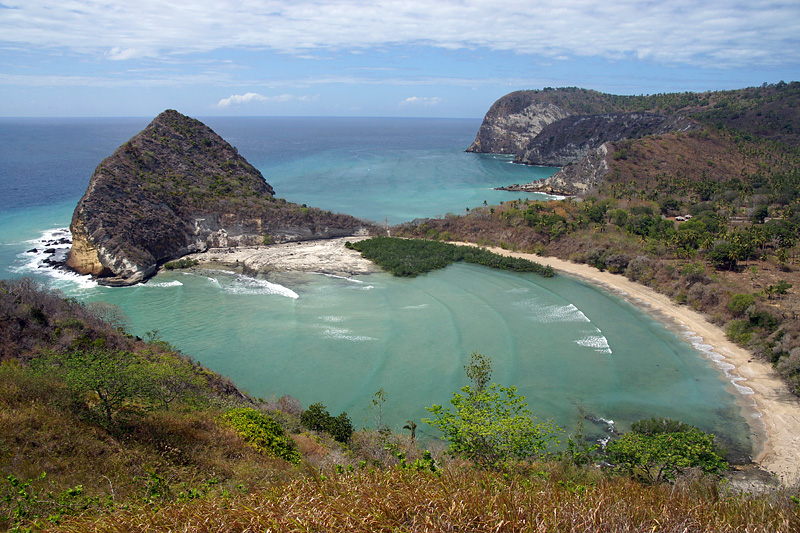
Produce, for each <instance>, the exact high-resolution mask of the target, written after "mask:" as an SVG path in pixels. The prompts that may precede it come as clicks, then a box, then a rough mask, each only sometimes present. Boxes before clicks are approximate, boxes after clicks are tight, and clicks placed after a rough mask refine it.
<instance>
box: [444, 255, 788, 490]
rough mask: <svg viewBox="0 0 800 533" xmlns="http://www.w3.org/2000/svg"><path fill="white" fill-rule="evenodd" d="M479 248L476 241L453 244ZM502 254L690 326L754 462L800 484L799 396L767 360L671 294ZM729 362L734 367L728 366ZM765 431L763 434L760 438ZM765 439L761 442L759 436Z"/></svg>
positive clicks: (549, 260)
mask: <svg viewBox="0 0 800 533" xmlns="http://www.w3.org/2000/svg"><path fill="white" fill-rule="evenodd" d="M454 244H462V245H468V246H476V245H475V244H473V243H454ZM487 249H488V250H490V251H492V252H494V253H497V254H499V255H505V256H510V257H519V258H523V259H529V260H531V261H535V262H537V263H541V264H542V265H545V266H550V267H552V268H554V269H555V270H557V271H558V272H561V273H564V274H566V275H569V276H573V277H576V278H578V279H580V280H583V281H586V282H587V283H591V284H593V285H596V286H599V287H600V288H602V289H604V290H607V291H609V292H612V293H614V294H617V295H619V296H620V297H622V298H625V299H626V300H628V301H629V302H631V303H632V304H634V305H636V306H637V307H639V308H640V309H642V310H643V311H644V312H646V313H647V314H649V315H650V316H652V317H654V318H656V319H657V320H660V321H661V322H664V319H665V318H666V319H668V320H670V321H671V322H672V323H674V324H676V325H678V326H681V327H682V328H685V330H686V331H687V332H688V333H691V334H693V335H694V337H692V339H699V342H698V343H695V342H693V341H692V340H690V337H689V336H688V335H684V338H685V339H686V340H687V342H691V343H692V344H693V345H694V346H695V349H697V344H699V343H702V344H703V345H704V346H708V347H710V352H708V353H709V355H710V354H711V353H715V354H718V355H719V356H720V359H719V361H717V360H716V359H714V358H712V357H709V356H707V357H706V358H707V359H708V360H709V363H717V366H718V367H719V370H720V371H721V372H723V373H724V374H725V375H726V377H727V378H728V381H729V382H730V383H731V385H732V386H733V387H734V388H735V389H736V392H735V394H736V395H737V396H738V398H737V400H741V401H737V403H738V404H739V405H740V406H741V407H742V410H743V411H744V413H743V414H744V418H745V419H746V420H747V422H748V424H750V426H751V427H752V428H753V434H754V436H755V437H756V439H757V441H756V443H755V444H756V449H755V450H754V452H755V453H756V456H755V457H754V458H753V462H754V463H755V464H756V465H758V466H760V467H761V468H763V469H765V470H767V471H769V472H770V473H772V474H773V475H775V476H776V478H778V479H779V480H781V481H782V482H783V483H785V484H792V483H795V482H797V481H798V480H800V453H798V450H800V398H797V397H796V396H794V395H792V394H791V392H789V389H788V387H787V385H786V384H785V383H784V382H783V381H782V380H781V379H780V377H779V376H778V374H777V373H776V372H775V371H774V370H773V369H772V366H771V365H770V364H769V363H767V362H765V361H762V360H760V359H758V358H756V357H755V356H753V354H751V353H750V352H748V351H747V350H746V349H744V348H742V347H741V346H738V345H736V344H734V343H732V342H731V341H729V340H728V339H727V337H726V335H725V332H724V331H723V330H722V329H721V328H720V327H718V326H716V325H714V324H712V323H711V322H710V321H709V320H708V319H707V318H706V317H705V315H703V314H701V313H699V312H697V311H694V310H692V309H689V308H688V307H685V306H680V305H678V304H676V303H674V302H673V301H672V300H670V299H669V298H668V297H667V296H665V295H663V294H659V293H657V292H656V291H654V290H653V289H651V288H650V287H646V286H644V285H641V284H638V283H635V282H633V281H630V280H629V279H627V278H626V277H624V276H622V275H618V274H611V273H609V272H601V271H599V270H597V269H596V268H594V267H590V266H589V265H585V264H580V263H572V262H570V261H565V260H563V259H557V258H555V257H540V256H537V255H535V254H526V253H520V252H512V251H509V250H503V249H502V248H492V247H488V248H487ZM725 363H727V365H729V366H730V367H731V368H730V370H728V369H727V368H723V367H722V364H725ZM747 410H753V411H755V413H757V417H756V418H758V420H759V421H760V424H758V425H763V427H762V428H759V427H757V426H756V425H754V423H755V421H754V417H753V416H747V413H746V412H747ZM759 433H762V434H763V435H758V434H759ZM759 437H760V438H759Z"/></svg>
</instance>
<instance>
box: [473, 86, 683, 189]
mask: <svg viewBox="0 0 800 533" xmlns="http://www.w3.org/2000/svg"><path fill="white" fill-rule="evenodd" d="M685 111H686V110H685V109H680V110H677V111H675V110H671V109H668V108H665V107H664V106H658V105H655V103H654V104H653V105H649V106H648V105H647V104H646V103H645V104H641V103H639V104H637V105H635V106H634V105H631V102H630V101H628V100H626V98H625V97H617V96H613V95H605V94H602V93H598V92H596V91H589V90H586V89H575V88H566V89H544V90H541V91H516V92H513V93H510V94H508V95H506V96H504V97H502V98H500V99H499V100H498V101H497V102H495V103H494V105H492V107H491V108H490V109H489V111H488V112H487V113H486V116H485V117H484V119H483V123H482V124H481V127H480V129H479V131H478V134H477V136H476V138H475V141H474V142H473V143H472V145H470V146H469V148H467V152H476V153H500V154H514V155H515V156H516V157H515V162H516V163H522V164H527V165H543V166H555V167H565V168H564V169H562V171H561V172H559V173H557V174H556V175H555V176H553V177H552V178H549V179H546V180H542V181H540V182H532V183H526V184H523V185H520V184H514V185H511V186H507V187H498V188H499V189H503V190H511V191H524V192H544V193H549V194H557V195H567V196H572V195H575V194H579V193H582V192H586V191H588V190H591V188H592V187H593V186H594V185H596V184H597V183H598V182H599V181H600V180H601V179H602V177H603V176H604V173H605V172H606V171H607V169H608V165H607V164H606V163H605V162H604V160H603V159H604V157H605V156H606V155H607V154H608V152H609V150H608V147H607V146H605V145H606V143H610V142H615V141H623V140H628V139H640V138H642V137H645V136H647V135H660V134H664V133H670V132H687V131H692V130H695V129H697V128H698V127H699V124H698V123H697V122H696V121H695V120H693V119H691V118H689V117H688V116H686V114H685ZM572 165H575V166H574V168H569V166H572Z"/></svg>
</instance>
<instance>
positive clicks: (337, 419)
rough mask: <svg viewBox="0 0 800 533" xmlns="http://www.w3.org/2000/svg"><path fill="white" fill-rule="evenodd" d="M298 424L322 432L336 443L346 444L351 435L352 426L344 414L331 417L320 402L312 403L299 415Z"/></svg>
mask: <svg viewBox="0 0 800 533" xmlns="http://www.w3.org/2000/svg"><path fill="white" fill-rule="evenodd" d="M300 423H301V424H303V425H304V426H305V427H307V428H308V429H311V430H315V431H324V432H326V433H328V434H329V435H330V436H331V437H333V438H334V440H336V441H338V442H343V443H344V442H347V441H349V440H350V437H351V436H352V435H353V424H352V422H351V421H350V417H348V416H347V413H346V412H342V413H340V414H339V416H331V414H330V413H329V412H328V410H327V409H326V408H325V404H323V403H322V402H317V403H313V404H311V405H309V406H308V409H306V410H305V411H303V414H301V415H300Z"/></svg>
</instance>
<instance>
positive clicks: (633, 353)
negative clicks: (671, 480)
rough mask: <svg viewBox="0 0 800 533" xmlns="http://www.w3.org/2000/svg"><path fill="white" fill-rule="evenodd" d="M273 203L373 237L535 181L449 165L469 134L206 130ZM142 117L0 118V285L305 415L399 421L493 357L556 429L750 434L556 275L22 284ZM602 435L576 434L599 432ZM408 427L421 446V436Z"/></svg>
mask: <svg viewBox="0 0 800 533" xmlns="http://www.w3.org/2000/svg"><path fill="white" fill-rule="evenodd" d="M204 121H205V122H206V123H207V124H208V125H209V126H211V127H212V128H213V129H214V130H215V131H217V133H219V134H220V135H222V136H223V137H224V138H225V139H227V140H228V141H229V142H231V144H233V145H235V146H237V148H238V149H239V152H240V153H241V154H242V155H244V156H245V157H246V158H247V159H248V160H249V161H250V162H251V163H253V164H254V165H255V166H256V167H258V168H259V169H260V170H261V171H262V173H263V174H264V176H265V178H266V179H267V181H268V182H269V183H270V184H272V186H273V187H274V188H275V190H276V193H277V195H278V196H279V197H284V198H287V199H289V200H292V201H296V202H300V203H306V204H308V205H315V206H319V207H322V208H324V209H330V210H334V211H340V212H346V213H350V214H353V215H356V216H359V217H362V218H366V219H370V220H374V221H378V222H383V221H384V220H388V221H389V223H397V222H401V221H406V220H412V219H414V218H417V217H424V216H436V215H445V214H446V213H449V212H452V213H461V212H463V211H464V210H465V209H466V208H472V207H475V206H478V205H481V204H482V203H483V202H484V201H486V202H488V203H489V204H492V203H498V202H500V201H504V200H509V199H514V198H517V197H518V196H519V194H518V193H517V194H512V193H506V192H502V191H494V190H492V187H494V186H497V185H505V184H509V183H522V182H526V181H531V180H533V179H537V178H541V177H545V176H547V175H549V174H550V173H551V172H552V169H542V168H530V167H522V166H518V165H512V164H510V163H509V161H508V159H507V158H498V157H492V156H481V155H476V154H466V153H464V152H463V149H464V148H465V147H466V146H468V145H469V143H470V142H471V141H472V139H473V138H474V135H475V132H476V131H477V129H478V126H479V124H480V122H479V121H477V120H429V119H347V118H341V119H336V118H324V119H316V118H209V119H206V120H204ZM146 123H147V120H144V119H93V120H88V119H87V120H81V119H70V120H66V119H64V120H21V119H14V120H11V119H0V190H2V194H1V195H0V269H2V271H0V276H2V277H16V276H21V275H34V276H36V277H37V278H39V279H41V280H42V281H43V282H45V283H47V284H49V285H50V286H53V287H57V288H59V289H60V290H62V291H63V292H65V293H66V294H68V295H69V296H73V297H76V298H80V299H83V300H85V301H88V302H92V301H106V302H110V303H113V304H116V305H118V306H120V307H121V308H122V309H123V310H124V312H125V313H126V315H127V316H128V317H129V320H130V326H131V328H130V329H131V330H132V331H133V332H134V333H136V334H139V335H143V334H144V333H146V332H148V331H153V330H158V331H159V333H160V334H161V336H162V337H163V338H164V339H165V340H167V341H169V342H171V343H173V344H175V345H177V346H178V347H180V348H181V349H182V350H184V351H185V352H186V353H189V354H192V355H193V356H194V357H195V358H196V359H198V360H199V361H200V362H202V363H203V364H205V365H207V366H209V367H211V368H213V369H215V370H217V371H219V372H221V373H223V374H225V375H228V376H230V377H231V378H232V379H233V380H234V381H235V382H236V383H237V384H238V385H240V386H241V387H243V388H245V389H247V390H248V391H249V392H251V393H252V394H254V395H257V396H263V397H277V396H280V395H282V394H291V395H293V396H295V397H297V398H298V399H299V400H300V401H301V402H302V403H303V404H304V405H308V404H310V403H313V402H316V401H322V402H324V403H325V404H326V405H327V406H328V407H329V408H330V410H331V411H333V412H336V413H338V412H339V411H341V410H347V411H348V413H350V414H351V417H352V418H353V420H354V422H355V423H356V425H359V426H360V425H371V423H372V422H371V419H370V416H371V415H370V412H369V409H368V407H369V405H370V398H371V396H372V395H373V394H374V393H375V392H376V391H378V390H379V389H381V388H383V389H384V391H385V392H386V393H387V394H388V401H387V403H386V405H385V408H384V416H385V419H386V420H387V421H388V422H389V423H390V424H391V425H392V426H393V427H394V428H395V429H398V430H399V428H400V427H401V426H402V425H403V424H404V423H405V421H406V420H407V419H414V420H416V421H417V422H418V423H419V421H420V419H421V418H422V417H423V416H425V415H426V411H425V407H426V406H430V405H431V404H433V403H446V402H447V401H448V399H449V398H450V396H451V393H452V392H453V391H455V390H457V389H458V388H459V387H461V386H463V385H465V384H466V379H465V377H464V373H463V365H464V364H465V363H466V362H467V361H468V360H469V354H470V353H471V352H473V351H479V352H481V353H483V354H485V355H488V356H490V357H492V359H493V361H494V366H495V373H494V380H495V381H496V382H499V383H502V384H505V385H517V386H518V387H519V389H520V391H521V393H522V394H524V395H526V396H527V398H528V401H529V403H530V405H531V408H532V410H533V411H534V412H535V413H537V415H538V416H539V417H540V418H542V419H548V418H553V419H555V420H556V421H557V422H558V423H559V424H561V425H562V426H566V427H574V426H575V424H576V423H577V421H578V420H579V418H580V417H581V415H582V414H587V415H590V416H593V417H595V418H596V419H598V420H599V419H604V420H614V421H615V422H616V423H617V425H618V426H619V427H620V428H621V429H625V427H626V426H627V425H628V424H630V422H633V421H635V420H638V419H640V418H644V417H650V416H670V417H673V418H678V419H681V420H684V421H687V422H690V423H693V424H696V425H698V426H700V427H702V428H704V429H706V430H709V431H713V432H714V433H716V434H718V435H720V436H722V437H723V438H724V439H725V440H726V441H727V442H728V444H729V445H730V446H732V447H733V448H734V449H736V450H738V451H739V452H741V453H743V454H746V453H747V450H748V449H749V446H750V441H749V433H750V430H749V427H748V425H747V423H746V421H745V420H744V418H743V417H742V415H741V409H740V407H739V406H738V405H737V404H736V401H737V396H736V395H735V394H734V393H733V392H732V390H733V387H732V385H731V384H730V382H728V381H726V380H725V379H723V377H724V376H723V375H722V373H721V372H720V371H719V370H717V369H716V368H714V367H713V365H712V364H711V363H710V362H709V361H708V360H707V359H706V358H704V357H703V356H702V355H701V353H700V352H698V351H697V350H695V349H693V347H692V345H691V344H690V343H689V342H687V341H686V339H684V338H682V336H681V335H680V334H679V333H674V332H672V331H670V330H668V329H667V328H666V327H665V326H664V325H662V324H661V323H659V322H657V321H655V320H654V319H652V318H650V317H649V316H647V315H645V314H643V313H642V312H641V311H639V310H638V309H636V308H635V307H634V306H632V305H630V304H628V303H627V302H625V301H624V300H622V299H620V298H618V297H616V296H613V295H609V294H608V293H605V292H603V291H600V290H598V289H597V288H594V287H592V286H589V285H586V284H584V283H581V282H578V281H575V280H573V279H571V278H568V277H565V276H559V277H556V278H553V279H543V278H539V277H537V276H534V275H531V274H513V273H507V272H499V271H493V270H489V269H485V268H482V267H478V266H473V265H455V266H451V267H449V268H447V269H445V270H443V271H438V272H434V273H431V274H428V275H425V276H421V277H419V278H415V279H411V280H409V279H396V278H392V277H390V276H388V275H384V274H373V275H369V276H360V277H357V278H353V279H341V278H334V277H329V276H322V275H314V274H282V275H276V276H274V277H270V278H269V279H258V280H254V279H251V278H246V277H242V276H236V275H232V274H230V273H224V272H213V271H202V272H197V273H165V274H160V275H158V276H157V277H156V278H154V279H152V280H151V281H149V282H148V283H147V284H144V285H140V286H136V287H130V288H119V289H110V288H105V287H98V286H96V285H95V284H94V283H92V282H91V281H89V280H87V279H85V278H79V277H77V276H69V275H65V274H64V273H59V272H53V271H50V270H47V269H42V268H39V266H38V264H37V257H36V256H34V255H33V254H26V253H25V251H26V250H28V249H30V248H32V247H33V246H34V242H36V240H37V239H41V237H42V234H43V233H44V232H47V231H49V232H52V231H54V230H56V229H57V228H63V227H66V226H68V224H69V219H70V216H71V213H72V209H73V208H74V206H75V203H76V202H77V200H78V198H79V197H80V195H81V194H82V193H83V191H84V190H85V188H86V185H87V183H88V179H89V177H90V175H91V173H92V171H93V169H94V167H95V166H96V165H97V164H98V163H99V162H100V161H101V160H102V158H103V157H106V156H107V155H109V154H110V153H111V152H112V151H113V150H114V149H115V148H116V147H117V146H118V145H119V144H121V143H122V142H124V141H126V140H127V139H128V138H130V137H131V136H132V135H134V134H135V133H136V132H138V131H139V130H141V129H142V128H143V127H144V126H145V125H146ZM606 425H607V424H606V423H601V424H597V425H592V424H589V427H587V429H588V430H589V431H590V432H594V433H596V434H597V435H598V436H599V435H601V434H602V433H603V431H605V426H606ZM420 429H422V430H423V431H424V430H425V427H424V425H422V424H420Z"/></svg>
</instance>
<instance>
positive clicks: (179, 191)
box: [67, 110, 362, 285]
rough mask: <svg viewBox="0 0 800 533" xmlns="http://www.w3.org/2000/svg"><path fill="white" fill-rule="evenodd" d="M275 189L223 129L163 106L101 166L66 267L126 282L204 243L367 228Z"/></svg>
mask: <svg viewBox="0 0 800 533" xmlns="http://www.w3.org/2000/svg"><path fill="white" fill-rule="evenodd" d="M273 195H274V190H273V189H272V187H271V186H270V185H269V184H268V183H267V182H266V181H265V180H264V177H263V176H262V175H261V173H260V172H259V171H258V170H257V169H255V168H254V167H253V166H252V165H250V164H249V163H248V162H247V161H246V160H245V159H244V158H243V157H242V156H240V155H239V154H238V152H237V151H236V149H235V148H234V147H232V146H231V145H230V144H228V143H227V142H225V141H224V140H223V139H222V138H221V137H220V136H219V135H217V134H216V133H214V132H213V131H212V130H211V129H210V128H208V127H207V126H205V125H204V124H202V123H201V122H199V121H197V120H194V119H191V118H189V117H186V116H183V115H181V114H180V113H178V112H177V111H172V110H169V111H165V112H163V113H161V114H160V115H159V116H158V117H156V118H155V119H154V120H153V122H151V123H150V124H149V125H148V126H147V127H146V128H145V129H144V130H142V132H140V133H139V134H137V135H136V136H134V137H133V138H132V139H131V140H129V141H128V142H126V143H125V144H123V145H122V146H120V147H119V148H118V149H117V150H116V151H115V152H114V154H113V155H111V156H110V157H108V158H106V159H105V160H104V161H103V162H102V163H100V165H98V167H97V169H96V170H95V172H94V174H93V175H92V178H91V180H90V182H89V186H88V188H87V190H86V193H85V194H84V196H83V198H81V200H80V201H79V202H78V205H77V207H76V208H75V212H74V213H73V217H72V223H71V225H70V229H71V231H72V236H73V244H72V249H71V250H70V253H69V257H68V259H67V266H69V267H70V268H72V269H74V270H76V271H77V272H79V273H83V274H91V275H93V276H96V277H98V279H99V281H100V282H101V283H105V284H108V285H130V284H134V283H137V282H140V281H143V280H145V279H147V278H148V277H149V276H151V275H153V274H154V273H155V272H156V270H157V268H158V266H159V265H160V264H161V263H164V262H166V261H169V260H172V259H176V258H178V257H181V256H182V255H185V254H187V253H192V252H197V251H202V250H205V249H207V248H208V247H218V246H224V247H234V246H245V245H257V244H262V243H264V242H285V241H291V240H304V239H311V238H327V237H340V236H345V235H352V234H353V233H354V232H355V231H357V230H358V229H359V228H360V227H361V226H362V224H361V223H360V222H359V221H358V220H356V219H355V218H353V217H350V216H347V215H337V214H332V213H325V212H322V211H320V210H318V209H313V208H312V209H308V208H305V207H300V206H297V205H295V204H291V203H289V202H286V201H284V200H280V199H277V198H274V196H273Z"/></svg>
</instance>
